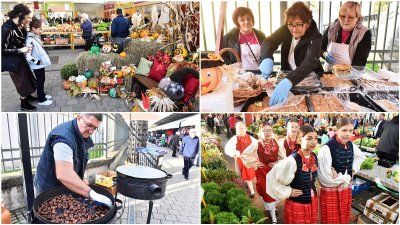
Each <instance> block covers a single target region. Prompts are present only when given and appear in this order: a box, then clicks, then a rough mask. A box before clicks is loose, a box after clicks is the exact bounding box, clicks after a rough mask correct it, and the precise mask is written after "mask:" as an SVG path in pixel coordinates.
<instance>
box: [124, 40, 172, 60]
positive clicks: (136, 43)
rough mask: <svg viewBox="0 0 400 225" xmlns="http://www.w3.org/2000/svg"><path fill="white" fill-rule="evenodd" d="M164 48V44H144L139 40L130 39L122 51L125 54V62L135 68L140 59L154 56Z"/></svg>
mask: <svg viewBox="0 0 400 225" xmlns="http://www.w3.org/2000/svg"><path fill="white" fill-rule="evenodd" d="M164 46H165V45H164V44H162V43H158V42H155V41H153V42H145V41H141V40H140V39H132V40H130V41H129V43H127V45H126V46H125V48H124V51H125V52H126V54H127V57H126V61H127V62H129V63H130V64H135V65H136V66H137V65H138V64H139V61H140V58H142V57H143V58H147V57H148V56H150V55H154V54H155V53H156V52H157V51H158V50H159V49H160V48H162V47H164Z"/></svg>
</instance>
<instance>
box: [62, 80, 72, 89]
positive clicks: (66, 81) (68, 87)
mask: <svg viewBox="0 0 400 225" xmlns="http://www.w3.org/2000/svg"><path fill="white" fill-rule="evenodd" d="M71 83H72V82H71V81H69V80H64V81H63V88H64V90H69V89H70V88H71V87H70V84H71Z"/></svg>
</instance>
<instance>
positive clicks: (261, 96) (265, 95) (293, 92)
mask: <svg viewBox="0 0 400 225" xmlns="http://www.w3.org/2000/svg"><path fill="white" fill-rule="evenodd" d="M290 92H292V94H294V95H301V94H304V93H301V92H299V91H295V90H291V91H290ZM267 96H268V94H267V93H266V92H261V94H259V95H257V96H255V97H251V98H249V99H247V101H246V103H244V106H243V108H242V110H240V112H248V111H247V109H248V108H249V106H250V105H251V104H253V103H255V102H257V101H262V100H263V98H264V97H267ZM306 103H307V99H306ZM307 106H308V103H307Z"/></svg>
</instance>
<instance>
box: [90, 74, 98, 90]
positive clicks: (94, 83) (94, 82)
mask: <svg viewBox="0 0 400 225" xmlns="http://www.w3.org/2000/svg"><path fill="white" fill-rule="evenodd" d="M88 86H89V87H90V88H92V89H96V88H97V86H99V85H98V81H97V79H96V78H95V77H92V78H90V79H89V80H88Z"/></svg>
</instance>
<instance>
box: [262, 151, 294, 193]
mask: <svg viewBox="0 0 400 225" xmlns="http://www.w3.org/2000/svg"><path fill="white" fill-rule="evenodd" d="M296 170H297V164H296V160H295V159H294V158H293V157H286V158H284V159H283V160H281V161H279V162H278V163H277V164H276V165H275V166H274V167H272V170H271V171H270V172H269V173H268V174H267V186H266V188H267V194H268V195H269V196H271V197H272V198H274V199H276V200H284V199H287V198H289V197H290V195H291V193H292V188H291V187H290V186H289V184H290V183H292V181H293V179H294V176H295V174H296Z"/></svg>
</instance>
